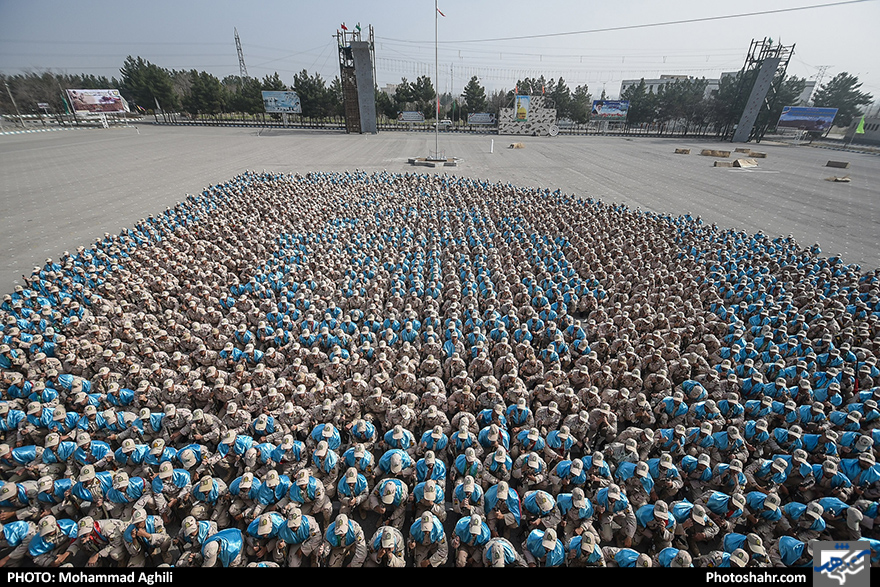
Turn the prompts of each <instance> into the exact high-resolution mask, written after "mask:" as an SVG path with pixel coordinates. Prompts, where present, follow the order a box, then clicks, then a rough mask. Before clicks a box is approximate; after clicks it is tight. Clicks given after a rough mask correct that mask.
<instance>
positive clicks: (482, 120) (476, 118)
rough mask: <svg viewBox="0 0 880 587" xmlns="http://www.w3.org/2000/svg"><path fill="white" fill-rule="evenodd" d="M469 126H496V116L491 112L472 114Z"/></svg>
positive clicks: (468, 119) (469, 116)
mask: <svg viewBox="0 0 880 587" xmlns="http://www.w3.org/2000/svg"><path fill="white" fill-rule="evenodd" d="M467 122H468V124H495V115H494V114H492V113H491V112H471V113H470V114H468V118H467Z"/></svg>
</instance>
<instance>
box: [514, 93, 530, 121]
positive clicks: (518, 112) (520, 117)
mask: <svg viewBox="0 0 880 587" xmlns="http://www.w3.org/2000/svg"><path fill="white" fill-rule="evenodd" d="M530 103H531V98H530V97H529V96H517V97H516V108H515V109H514V111H513V114H514V116H513V119H514V120H515V121H516V122H528V120H529V106H530V105H531V104H530Z"/></svg>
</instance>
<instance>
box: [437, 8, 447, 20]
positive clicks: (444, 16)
mask: <svg viewBox="0 0 880 587" xmlns="http://www.w3.org/2000/svg"><path fill="white" fill-rule="evenodd" d="M437 12H439V13H440V16H442V17H443V18H446V15H445V14H443V13H442V12H440V9H439V8H438V9H437Z"/></svg>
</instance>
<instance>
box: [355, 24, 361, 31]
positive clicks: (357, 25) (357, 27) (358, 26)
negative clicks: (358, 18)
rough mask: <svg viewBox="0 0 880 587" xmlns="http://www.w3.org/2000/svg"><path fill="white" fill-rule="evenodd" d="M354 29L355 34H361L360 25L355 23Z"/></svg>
mask: <svg viewBox="0 0 880 587" xmlns="http://www.w3.org/2000/svg"><path fill="white" fill-rule="evenodd" d="M354 28H355V29H356V30H357V32H361V23H357V24H356V25H355V26H354Z"/></svg>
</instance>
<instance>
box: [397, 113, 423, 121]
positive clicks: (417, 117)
mask: <svg viewBox="0 0 880 587" xmlns="http://www.w3.org/2000/svg"><path fill="white" fill-rule="evenodd" d="M397 122H425V115H424V114H422V113H421V112H415V111H411V112H401V113H400V114H398V115H397Z"/></svg>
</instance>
